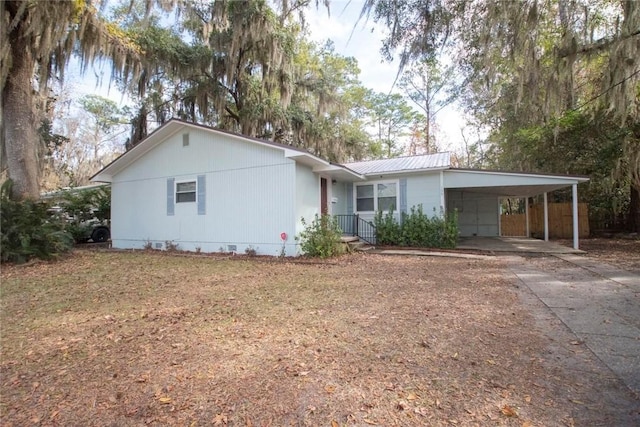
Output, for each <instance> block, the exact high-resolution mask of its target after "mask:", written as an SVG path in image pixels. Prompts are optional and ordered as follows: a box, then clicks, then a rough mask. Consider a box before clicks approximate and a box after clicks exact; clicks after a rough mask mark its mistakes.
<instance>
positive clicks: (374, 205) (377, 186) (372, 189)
mask: <svg viewBox="0 0 640 427" xmlns="http://www.w3.org/2000/svg"><path fill="white" fill-rule="evenodd" d="M355 193H356V212H377V211H383V212H388V211H390V210H393V211H397V210H398V182H397V181H384V182H374V183H371V184H356V191H355Z"/></svg>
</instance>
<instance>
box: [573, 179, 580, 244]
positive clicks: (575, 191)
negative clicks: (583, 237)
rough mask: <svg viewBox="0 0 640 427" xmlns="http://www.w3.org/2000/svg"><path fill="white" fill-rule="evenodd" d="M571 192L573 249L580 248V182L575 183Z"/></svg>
mask: <svg viewBox="0 0 640 427" xmlns="http://www.w3.org/2000/svg"><path fill="white" fill-rule="evenodd" d="M571 193H572V194H571V198H572V201H573V249H575V250H578V246H579V245H578V184H573V188H572V192H571Z"/></svg>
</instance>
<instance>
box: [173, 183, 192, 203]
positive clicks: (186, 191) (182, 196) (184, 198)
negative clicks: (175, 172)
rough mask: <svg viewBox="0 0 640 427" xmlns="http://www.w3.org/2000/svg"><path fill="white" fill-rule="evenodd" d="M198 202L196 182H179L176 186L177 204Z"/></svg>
mask: <svg viewBox="0 0 640 427" xmlns="http://www.w3.org/2000/svg"><path fill="white" fill-rule="evenodd" d="M195 201H196V182H195V181H189V182H178V183H177V184H176V203H185V202H195Z"/></svg>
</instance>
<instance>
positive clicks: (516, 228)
mask: <svg viewBox="0 0 640 427" xmlns="http://www.w3.org/2000/svg"><path fill="white" fill-rule="evenodd" d="M500 235H501V236H504V237H522V236H526V235H527V225H526V216H525V214H510V215H507V214H502V215H501V216H500Z"/></svg>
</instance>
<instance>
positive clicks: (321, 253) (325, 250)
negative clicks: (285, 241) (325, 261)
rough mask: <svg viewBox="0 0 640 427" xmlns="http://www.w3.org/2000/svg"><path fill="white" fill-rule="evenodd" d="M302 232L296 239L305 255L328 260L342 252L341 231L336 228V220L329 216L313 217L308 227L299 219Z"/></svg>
mask: <svg viewBox="0 0 640 427" xmlns="http://www.w3.org/2000/svg"><path fill="white" fill-rule="evenodd" d="M301 222H302V225H303V226H304V230H303V231H302V232H301V233H300V234H299V235H298V236H297V237H296V240H300V246H301V248H302V251H303V252H304V253H305V255H309V256H312V257H320V258H329V257H332V256H335V255H340V254H342V253H343V252H344V249H343V247H342V244H341V243H340V238H341V237H342V230H340V227H339V226H338V220H337V219H336V218H335V217H331V216H329V215H322V216H318V214H316V215H315V218H314V220H313V222H312V223H311V224H309V225H307V223H306V222H305V220H304V218H302V219H301Z"/></svg>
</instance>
